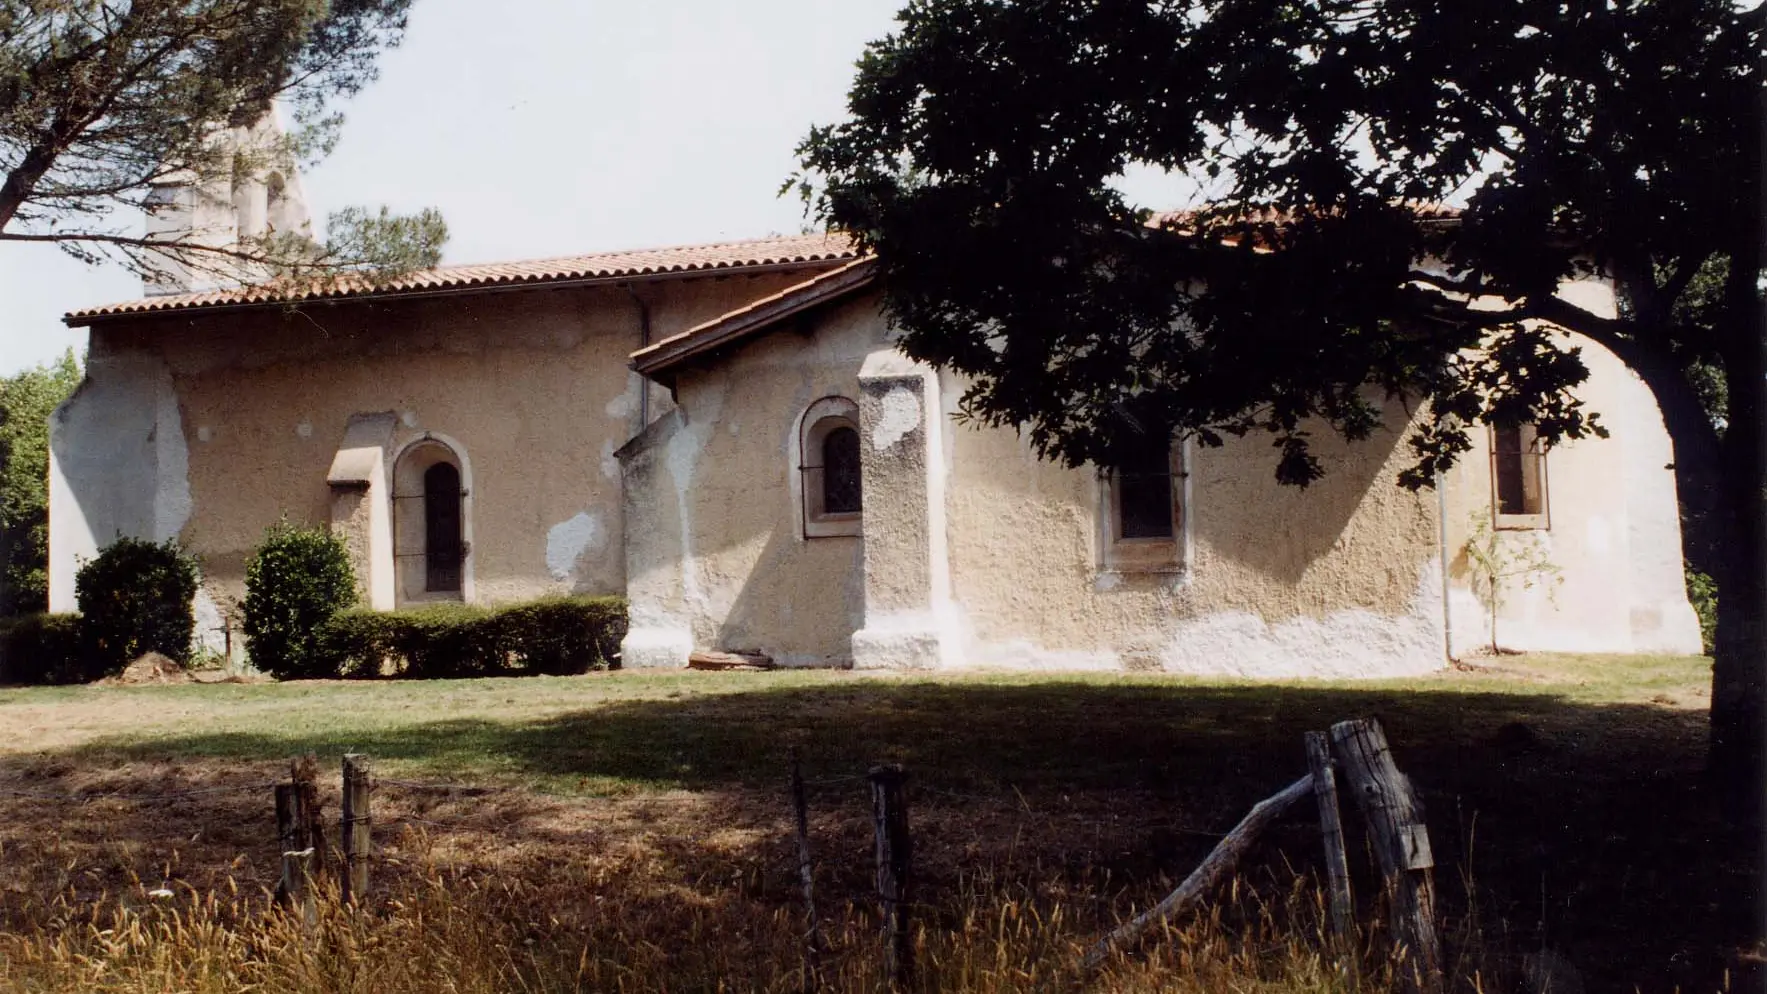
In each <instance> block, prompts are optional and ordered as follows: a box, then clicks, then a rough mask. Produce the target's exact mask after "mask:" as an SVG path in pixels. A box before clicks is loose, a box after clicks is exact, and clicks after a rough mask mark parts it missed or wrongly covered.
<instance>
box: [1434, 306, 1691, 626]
mask: <svg viewBox="0 0 1767 994" xmlns="http://www.w3.org/2000/svg"><path fill="white" fill-rule="evenodd" d="M1561 295H1562V296H1565V297H1566V298H1568V299H1571V300H1572V301H1573V302H1574V303H1577V304H1579V305H1581V306H1584V307H1587V308H1589V309H1591V310H1593V311H1595V312H1596V313H1598V314H1606V315H1608V316H1612V315H1613V313H1614V300H1613V294H1612V291H1611V289H1610V288H1609V287H1608V286H1607V285H1606V284H1604V283H1601V282H1596V281H1584V282H1580V283H1576V284H1570V285H1567V286H1566V288H1565V289H1564V290H1562V291H1561ZM1563 342H1564V346H1565V347H1566V348H1575V349H1579V350H1580V355H1581V356H1582V359H1583V361H1584V363H1585V364H1586V365H1587V366H1588V368H1589V379H1588V381H1587V382H1586V383H1585V384H1584V385H1583V386H1581V387H1579V388H1578V389H1577V396H1578V397H1579V398H1580V399H1582V400H1583V401H1584V402H1585V405H1586V407H1587V408H1588V409H1589V410H1590V411H1593V412H1595V413H1597V414H1599V415H1600V417H1601V421H1602V423H1603V424H1605V425H1606V426H1607V428H1608V431H1609V433H1610V437H1608V438H1606V439H1601V438H1588V439H1583V440H1580V441H1575V442H1568V443H1565V444H1562V445H1560V446H1558V447H1555V448H1553V449H1552V450H1551V451H1549V452H1548V453H1547V456H1546V467H1547V469H1546V500H1547V508H1548V511H1549V522H1548V527H1546V528H1543V529H1537V530H1517V531H1507V530H1505V531H1498V532H1497V533H1496V541H1497V542H1498V543H1499V548H1500V549H1502V550H1504V552H1505V553H1506V554H1507V555H1510V556H1512V557H1513V556H1515V555H1517V554H1518V553H1520V552H1521V551H1523V550H1524V549H1525V548H1527V547H1529V546H1532V547H1533V548H1535V549H1537V550H1538V551H1539V553H1540V554H1541V555H1542V557H1543V558H1544V559H1545V560H1546V561H1547V562H1549V563H1550V564H1552V565H1553V566H1555V567H1557V569H1558V572H1557V573H1556V575H1554V574H1550V573H1546V572H1541V573H1538V574H1535V575H1533V576H1531V577H1516V578H1513V579H1511V580H1509V581H1508V582H1506V583H1505V584H1504V593H1503V596H1502V598H1501V600H1502V603H1501V606H1500V608H1499V610H1498V612H1497V625H1496V638H1497V641H1498V644H1499V645H1500V646H1501V647H1502V648H1504V649H1521V650H1539V651H1560V652H1619V653H1626V652H1673V653H1689V654H1697V653H1699V652H1700V651H1701V645H1700V635H1699V622H1698V619H1697V618H1696V617H1695V615H1694V613H1693V609H1692V607H1690V606H1689V605H1688V602H1687V591H1686V586H1685V579H1684V577H1683V572H1682V559H1681V523H1680V516H1679V508H1678V505H1677V501H1676V495H1675V474H1674V470H1673V469H1671V468H1670V467H1671V465H1672V464H1673V463H1674V461H1675V456H1674V448H1673V445H1672V444H1671V442H1670V439H1669V434H1668V431H1667V430H1666V429H1665V428H1664V427H1663V419H1662V415H1661V413H1660V411H1659V410H1658V408H1657V405H1656V400H1655V398H1654V397H1653V396H1652V394H1651V392H1650V389H1649V387H1647V386H1646V385H1645V384H1644V382H1643V381H1642V380H1640V379H1639V378H1638V376H1637V375H1636V374H1634V373H1633V372H1632V371H1631V370H1629V369H1627V368H1626V366H1625V365H1624V364H1623V363H1621V362H1620V360H1619V359H1618V358H1617V357H1615V356H1614V355H1613V354H1612V353H1611V352H1609V351H1607V350H1606V349H1605V348H1603V347H1601V346H1600V345H1597V344H1596V343H1594V342H1592V341H1589V340H1588V339H1585V338H1583V337H1581V336H1578V335H1573V334H1570V333H1565V334H1564V335H1563ZM1472 437H1473V442H1474V448H1473V451H1471V452H1469V453H1467V455H1466V456H1465V457H1463V458H1462V460H1461V462H1460V463H1459V464H1458V465H1457V466H1456V467H1455V469H1454V470H1453V471H1452V472H1451V473H1450V474H1449V475H1448V478H1447V480H1446V481H1445V482H1446V491H1445V497H1446V501H1445V502H1446V504H1447V507H1448V511H1447V518H1446V525H1447V528H1446V531H1447V547H1448V551H1449V570H1448V572H1449V579H1450V583H1449V588H1450V593H1449V603H1450V615H1449V622H1450V628H1451V631H1452V636H1453V637H1452V642H1453V646H1452V650H1453V652H1454V654H1455V655H1457V656H1458V655H1462V654H1467V653H1475V652H1479V651H1485V650H1488V649H1489V648H1490V646H1491V641H1492V625H1491V613H1490V609H1489V597H1488V596H1486V595H1484V594H1483V591H1484V590H1485V589H1487V587H1486V585H1485V584H1484V583H1483V582H1482V581H1481V580H1480V579H1479V577H1478V573H1477V570H1476V569H1475V567H1474V564H1473V562H1472V560H1471V559H1470V558H1469V557H1468V556H1467V553H1466V545H1467V541H1468V540H1469V539H1470V538H1472V537H1473V536H1474V534H1475V524H1476V521H1477V520H1481V519H1482V520H1484V521H1487V522H1488V521H1490V520H1491V517H1490V515H1491V506H1492V501H1493V499H1494V497H1493V494H1494V490H1493V478H1492V467H1491V438H1490V434H1489V432H1486V431H1476V432H1474V433H1473V436H1472ZM1529 581H1532V586H1527V585H1526V584H1527V583H1528V582H1529Z"/></svg>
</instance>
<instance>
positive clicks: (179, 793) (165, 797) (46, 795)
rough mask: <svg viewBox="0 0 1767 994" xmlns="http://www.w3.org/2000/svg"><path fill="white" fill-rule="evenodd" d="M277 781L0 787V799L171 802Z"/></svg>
mask: <svg viewBox="0 0 1767 994" xmlns="http://www.w3.org/2000/svg"><path fill="white" fill-rule="evenodd" d="M277 783H278V781H275V780H271V781H267V782H265V783H248V784H235V785H233V786H230V787H202V788H198V789H195V790H174V791H155V792H138V793H126V792H123V791H88V792H85V793H78V794H70V793H65V792H59V791H47V790H16V789H13V788H11V787H0V797H24V798H30V799H32V800H38V801H61V802H64V803H67V804H87V803H90V802H92V801H171V800H177V799H180V798H185V797H203V796H206V795H210V794H230V793H234V792H236V791H240V792H243V791H248V790H268V789H270V788H272V787H275V786H276V785H277Z"/></svg>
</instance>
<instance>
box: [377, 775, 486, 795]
mask: <svg viewBox="0 0 1767 994" xmlns="http://www.w3.org/2000/svg"><path fill="white" fill-rule="evenodd" d="M373 785H374V786H375V787H383V786H384V787H398V788H401V789H403V790H420V791H430V792H434V793H437V794H466V795H472V794H500V793H504V792H506V791H510V790H513V789H515V788H513V787H486V786H483V785H480V784H470V783H451V782H448V781H443V780H435V781H429V782H424V781H421V780H396V779H394V778H392V777H375V778H374V784H373Z"/></svg>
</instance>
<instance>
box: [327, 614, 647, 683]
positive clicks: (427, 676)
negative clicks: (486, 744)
mask: <svg viewBox="0 0 1767 994" xmlns="http://www.w3.org/2000/svg"><path fill="white" fill-rule="evenodd" d="M625 630H626V602H625V601H624V600H622V599H620V598H618V597H555V598H546V599H543V600H537V601H530V602H528V603H525V604H514V605H510V606H508V607H504V608H498V609H486V608H479V607H471V606H467V605H462V604H437V605H432V606H427V607H419V608H409V609H406V610H403V611H384V612H383V611H367V610H351V611H343V612H340V613H338V614H336V615H334V616H333V617H332V618H331V619H330V620H329V621H328V622H326V623H325V624H324V625H323V626H322V627H321V629H320V630H319V633H318V637H317V639H316V640H315V643H314V644H315V653H314V658H315V671H316V672H315V673H314V674H313V675H315V676H328V677H345V678H355V679H373V678H376V677H403V678H406V679H414V680H438V679H455V678H460V677H481V676H523V675H534V674H551V675H558V676H563V675H568V674H573V673H586V672H588V671H590V670H593V669H608V668H610V667H611V666H612V665H613V664H614V661H615V659H616V657H617V655H618V652H619V644H620V639H621V638H622V637H624V635H625Z"/></svg>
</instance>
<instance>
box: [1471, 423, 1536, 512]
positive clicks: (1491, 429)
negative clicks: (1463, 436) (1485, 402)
mask: <svg viewBox="0 0 1767 994" xmlns="http://www.w3.org/2000/svg"><path fill="white" fill-rule="evenodd" d="M1514 428H1515V430H1516V431H1517V432H1519V433H1520V435H1519V436H1518V438H1519V441H1520V443H1521V455H1522V480H1521V485H1522V488H1523V493H1524V494H1525V493H1526V490H1527V473H1528V465H1529V463H1530V461H1531V462H1532V463H1533V466H1534V475H1535V477H1536V479H1537V489H1538V490H1539V494H1540V509H1539V510H1538V511H1532V512H1527V513H1522V514H1513V513H1509V512H1506V511H1504V510H1503V501H1502V498H1501V494H1502V481H1501V480H1500V478H1499V474H1500V473H1501V472H1502V467H1501V465H1500V463H1499V461H1498V455H1499V452H1498V448H1497V432H1498V426H1497V425H1488V426H1486V442H1487V444H1488V445H1489V447H1490V466H1491V474H1490V480H1491V526H1492V527H1493V528H1494V529H1496V530H1498V531H1549V530H1551V528H1552V491H1551V488H1550V487H1549V486H1548V482H1549V481H1548V477H1547V474H1548V469H1547V462H1548V460H1547V458H1546V455H1547V450H1546V448H1545V447H1544V446H1542V445H1541V444H1540V438H1539V436H1538V435H1536V434H1535V432H1534V426H1533V425H1532V424H1519V425H1516V426H1514Z"/></svg>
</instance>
